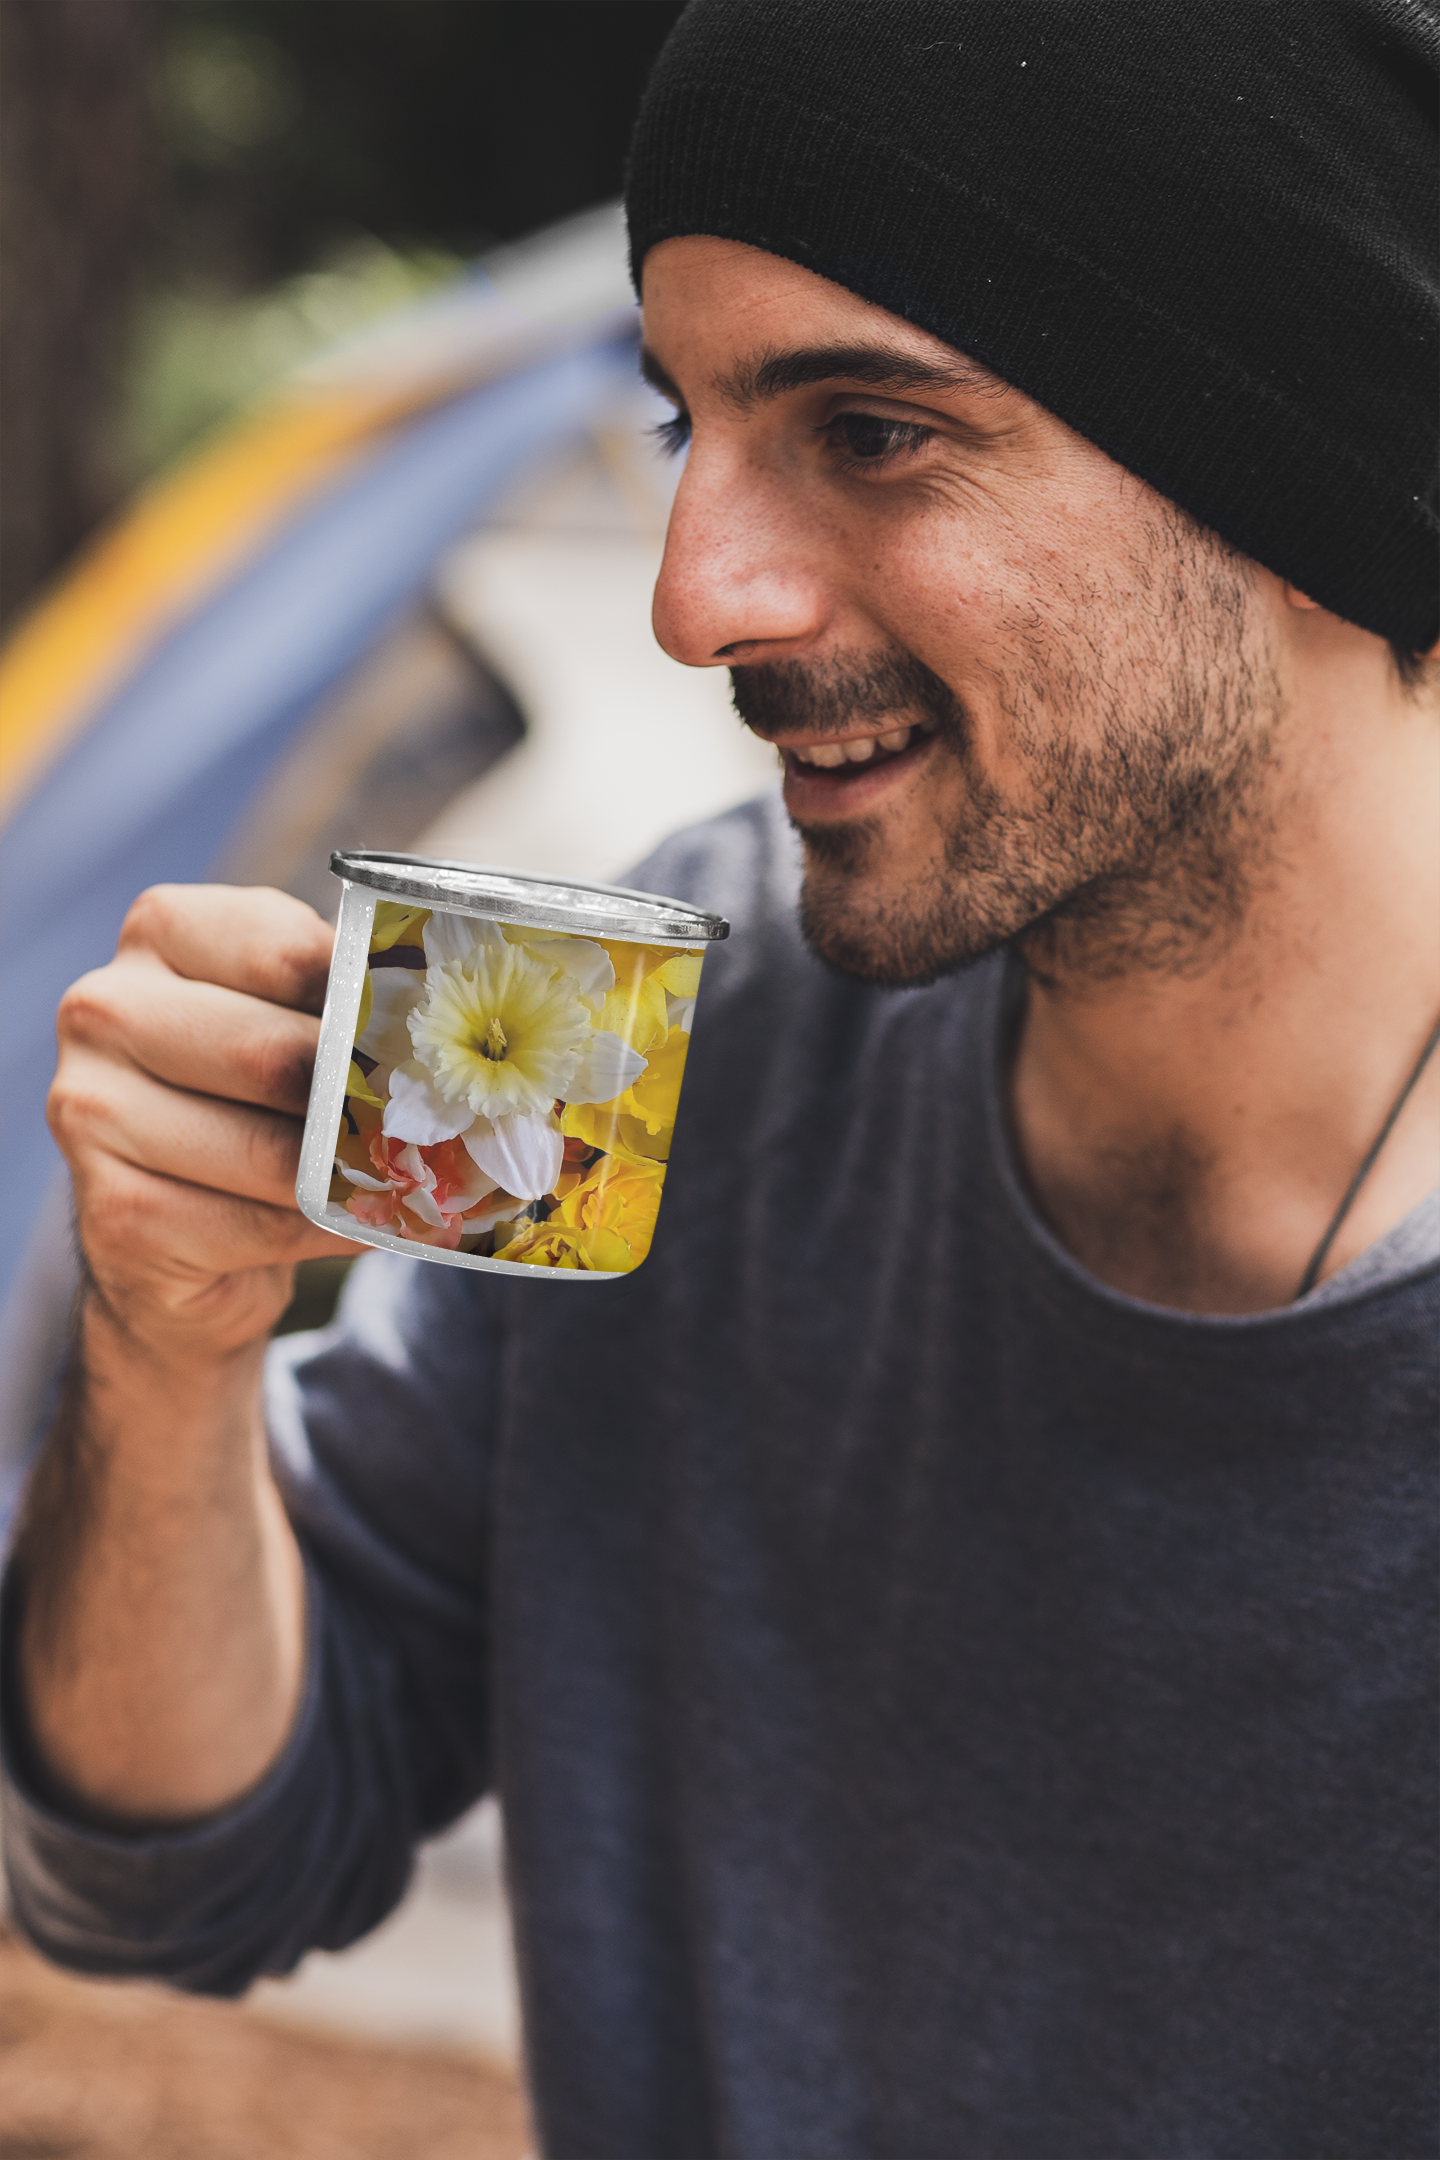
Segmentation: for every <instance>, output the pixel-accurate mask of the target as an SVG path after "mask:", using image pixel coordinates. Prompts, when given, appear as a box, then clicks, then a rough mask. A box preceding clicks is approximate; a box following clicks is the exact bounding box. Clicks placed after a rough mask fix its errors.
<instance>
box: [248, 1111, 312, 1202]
mask: <svg viewBox="0 0 1440 2160" xmlns="http://www.w3.org/2000/svg"><path fill="white" fill-rule="evenodd" d="M246 1153H247V1158H248V1160H247V1165H246V1167H247V1169H248V1171H249V1173H250V1176H249V1183H250V1185H251V1188H252V1189H254V1190H259V1191H266V1190H271V1189H273V1188H274V1187H276V1186H288V1185H293V1184H294V1182H295V1173H296V1170H297V1169H298V1168H299V1162H300V1137H299V1134H298V1132H297V1131H296V1129H295V1127H294V1125H293V1124H292V1122H291V1121H290V1119H288V1118H277V1117H260V1118H256V1119H254V1120H253V1121H252V1122H251V1125H250V1127H249V1131H248V1135H247V1147H246Z"/></svg>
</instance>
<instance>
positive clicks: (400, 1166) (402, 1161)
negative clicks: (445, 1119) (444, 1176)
mask: <svg viewBox="0 0 1440 2160" xmlns="http://www.w3.org/2000/svg"><path fill="white" fill-rule="evenodd" d="M395 1167H396V1169H397V1170H403V1171H404V1173H405V1175H406V1177H410V1178H414V1180H415V1182H416V1184H417V1185H423V1186H424V1188H425V1190H426V1192H434V1190H435V1172H434V1171H433V1170H432V1169H431V1167H430V1165H429V1163H428V1162H426V1160H425V1158H424V1156H423V1155H422V1154H421V1153H420V1150H419V1148H418V1147H416V1145H415V1143H414V1141H413V1140H412V1141H411V1143H410V1145H409V1146H408V1147H402V1148H401V1150H400V1152H399V1154H398V1155H397V1156H396V1157H395Z"/></svg>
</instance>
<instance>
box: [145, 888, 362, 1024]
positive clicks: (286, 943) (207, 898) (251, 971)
mask: <svg viewBox="0 0 1440 2160" xmlns="http://www.w3.org/2000/svg"><path fill="white" fill-rule="evenodd" d="M333 943H334V932H333V931H332V930H331V928H330V925H329V924H328V923H327V922H325V921H324V920H323V918H322V917H321V916H319V915H317V914H316V912H315V910H314V908H312V907H307V906H306V905H305V902H304V901H303V900H296V899H294V898H293V897H292V896H291V895H290V894H289V893H282V892H275V891H273V890H272V889H271V888H270V887H269V886H268V885H241V886H237V885H152V886H151V887H150V889H149V890H148V892H143V893H141V895H140V897H139V899H138V900H136V901H135V903H134V905H133V906H132V907H131V909H130V912H129V914H128V915H127V916H126V918H125V923H124V927H123V928H122V930H121V932H120V943H119V948H118V949H119V951H120V952H122V953H124V952H130V951H134V950H137V949H139V950H143V951H146V952H150V953H153V954H154V955H155V956H156V958H157V959H160V960H162V961H163V962H164V963H165V965H166V967H168V968H171V969H172V970H173V971H174V973H175V974H177V975H183V976H184V977H186V978H187V980H189V981H191V982H208V983H219V984H222V985H223V986H224V987H225V988H226V989H228V990H239V991H242V992H244V993H245V994H246V995H247V996H249V997H256V998H264V999H266V1000H267V1001H268V1002H270V1003H272V1004H276V1005H288V1006H291V1007H293V1008H294V1009H295V1010H296V1011H298V1012H309V1013H317V1014H318V1013H319V1011H320V1008H321V1006H322V1005H323V1004H324V1002H325V982H326V978H327V976H328V974H329V971H330V949H331V946H332V945H333Z"/></svg>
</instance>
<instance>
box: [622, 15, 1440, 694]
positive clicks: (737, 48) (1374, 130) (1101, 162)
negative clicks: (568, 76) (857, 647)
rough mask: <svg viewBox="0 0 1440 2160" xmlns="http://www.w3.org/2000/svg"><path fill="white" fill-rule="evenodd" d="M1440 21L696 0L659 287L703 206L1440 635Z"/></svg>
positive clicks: (1392, 613)
mask: <svg viewBox="0 0 1440 2160" xmlns="http://www.w3.org/2000/svg"><path fill="white" fill-rule="evenodd" d="M1437 44H1440V38H1437V17H1436V10H1435V8H1434V6H1433V5H1431V4H1430V0H691V5H690V6H689V7H688V8H687V9H686V11H685V13H684V15H683V16H682V17H681V19H680V21H679V23H678V24H677V26H676V28H675V30H674V32H673V33H672V35H671V37H670V40H669V42H668V44H667V45H666V46H665V48H664V50H663V52H662V53H661V55H660V58H659V60H658V62H657V64H656V67H655V71H654V74H653V76H652V77H651V80H650V84H649V87H648V89H647V91H646V94H645V100H644V103H643V105H642V108H641V112H640V118H639V122H638V125H637V128H636V133H635V139H634V144H633V147H632V151H631V163H630V172H629V177H628V183H627V198H628V209H629V216H630V235H631V248H632V263H633V266H634V269H635V273H636V281H637V285H638V282H639V274H640V268H641V265H642V263H643V261H644V257H645V254H646V252H647V250H648V249H650V248H652V247H653V246H654V245H655V244H656V242H657V241H660V240H664V239H667V238H669V237H671V236H672V235H675V234H680V233H710V234H715V235H717V236H719V237H720V238H723V239H730V240H743V241H748V242H749V243H750V244H751V245H752V246H754V247H760V248H764V249H766V250H767V251H768V252H769V253H771V254H774V255H783V256H785V257H787V258H788V259H789V260H790V261H792V262H797V263H802V264H804V265H805V267H806V268H808V269H811V270H815V271H818V272H819V273H820V274H821V275H822V276H823V277H827V278H830V279H832V280H833V281H834V282H835V283H836V284H839V285H843V286H846V287H847V288H848V289H849V290H850V291H851V292H854V293H858V294H859V295H860V297H861V298H862V299H865V300H870V301H874V302H875V303H876V304H877V305H878V306H880V307H883V308H887V309H889V310H890V311H891V312H892V313H894V314H896V315H901V316H904V317H905V319H906V320H907V321H908V322H912V323H915V324H917V325H918V326H919V327H920V328H921V329H924V330H928V331H930V332H932V333H933V334H934V335H935V336H937V337H940V338H943V339H944V340H945V342H946V343H947V344H950V345H954V346H957V347H959V348H961V349H962V350H963V351H965V352H967V353H970V354H972V355H973V356H974V357H975V358H976V359H978V360H981V361H983V362H984V363H985V364H986V365H987V366H988V367H990V368H993V369H994V371H995V372H996V373H997V374H999V375H1002V376H1004V377H1005V378H1006V380H1007V381H1009V382H1012V383H1014V384H1016V385H1017V386H1018V387H1019V388H1020V389H1022V390H1025V391H1027V392H1028V393H1029V395H1030V396H1032V397H1033V398H1035V399H1036V400H1037V401H1038V402H1039V403H1040V404H1042V405H1044V406H1046V407H1048V409H1049V410H1050V411H1051V412H1053V413H1056V414H1058V415H1059V417H1060V418H1061V419H1062V420H1065V421H1067V422H1068V423H1069V425H1070V426H1071V427H1073V428H1075V429H1076V430H1077V431H1078V432H1079V433H1080V434H1082V435H1085V436H1088V437H1089V439H1090V440H1091V441H1092V442H1094V443H1097V444H1098V445H1099V446H1100V448H1101V449H1103V450H1105V451H1107V452H1108V453H1109V455H1110V456H1111V457H1113V458H1115V459H1117V460H1118V461H1119V462H1120V463H1121V464H1122V465H1125V466H1128V467H1129V469H1130V470H1131V471H1132V472H1134V473H1137V474H1138V475H1139V476H1140V477H1141V479H1143V480H1147V481H1148V482H1149V483H1150V484H1151V485H1152V486H1153V487H1155V488H1157V489H1158V490H1159V491H1160V492H1161V493H1162V494H1164V495H1167V496H1169V497H1170V498H1171V499H1172V500H1173V501H1174V502H1177V503H1179V504H1180V505H1181V506H1182V507H1183V508H1184V509H1186V510H1188V511H1190V512H1191V513H1192V515H1194V516H1195V517H1197V518H1199V519H1200V520H1201V521H1202V522H1203V523H1204V524H1206V525H1209V526H1210V527H1212V528H1213V530H1214V531H1216V532H1218V533H1220V534H1222V535H1223V536H1224V538H1225V539H1227V540H1228V541H1230V542H1231V544H1232V545H1233V546H1235V547H1238V548H1240V549H1242V550H1243V551H1244V552H1245V553H1246V554H1248V555H1251V556H1254V557H1255V558H1256V559H1257V560H1258V561H1259V562H1262V563H1264V564H1265V565H1266V566H1267V567H1268V568H1269V569H1271V570H1273V571H1275V572H1277V573H1278V574H1279V575H1280V576H1281V577H1284V578H1288V579H1290V580H1291V581H1292V582H1293V583H1294V584H1296V585H1298V586H1299V587H1300V588H1301V589H1302V590H1303V591H1304V592H1307V593H1308V594H1309V595H1310V596H1311V598H1312V599H1315V600H1318V601H1319V602H1320V603H1321V605H1322V606H1324V607H1327V608H1329V609H1331V610H1332V611H1333V612H1334V613H1336V614H1337V615H1343V616H1345V617H1346V618H1347V619H1348V620H1350V621H1352V622H1355V623H1359V624H1361V625H1362V626H1363V627H1364V628H1365V629H1367V630H1373V631H1376V632H1378V633H1379V634H1380V635H1381V636H1382V637H1386V638H1389V639H1391V640H1393V641H1394V642H1395V643H1397V644H1399V645H1401V646H1403V647H1406V648H1408V649H1410V650H1415V651H1420V650H1424V649H1425V648H1427V647H1428V646H1429V645H1430V644H1431V643H1432V642H1433V641H1434V639H1435V637H1436V634H1437V630H1440V598H1437V547H1436V541H1437V534H1440V519H1437V503H1436V335H1435V327H1436V300H1437V282H1440V281H1437V264H1436V240H1435V194H1434V189H1435V177H1436V176H1435V159H1434V149H1435V137H1436V104H1435V72H1436V70H1435V60H1436V52H1437Z"/></svg>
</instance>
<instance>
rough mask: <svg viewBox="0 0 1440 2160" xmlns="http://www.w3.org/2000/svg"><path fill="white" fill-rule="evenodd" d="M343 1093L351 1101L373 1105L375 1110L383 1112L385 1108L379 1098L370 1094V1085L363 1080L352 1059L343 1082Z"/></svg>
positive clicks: (362, 1075)
mask: <svg viewBox="0 0 1440 2160" xmlns="http://www.w3.org/2000/svg"><path fill="white" fill-rule="evenodd" d="M345 1093H346V1094H347V1095H348V1096H350V1097H351V1099H352V1100H353V1101H357V1102H368V1103H373V1104H374V1105H375V1108H376V1109H377V1110H383V1109H384V1107H385V1105H384V1103H383V1102H382V1101H381V1100H380V1097H379V1096H378V1095H374V1094H372V1093H371V1091H370V1083H369V1081H368V1080H367V1079H366V1078H365V1075H364V1073H363V1072H361V1070H360V1067H359V1066H358V1065H357V1064H356V1063H355V1060H354V1058H351V1060H350V1071H349V1073H348V1074H347V1076H346V1080H345Z"/></svg>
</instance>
